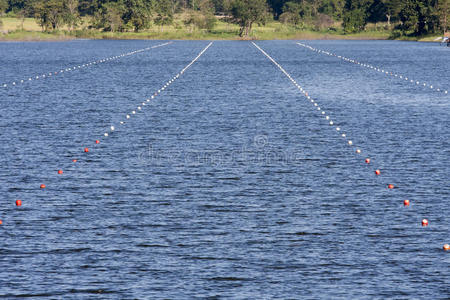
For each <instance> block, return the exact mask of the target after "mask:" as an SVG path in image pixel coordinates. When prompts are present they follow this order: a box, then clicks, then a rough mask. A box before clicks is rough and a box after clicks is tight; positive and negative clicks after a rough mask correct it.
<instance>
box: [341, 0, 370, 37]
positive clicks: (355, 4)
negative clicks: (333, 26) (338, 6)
mask: <svg viewBox="0 0 450 300" xmlns="http://www.w3.org/2000/svg"><path fill="white" fill-rule="evenodd" d="M369 7H370V1H369V0H347V2H346V3H345V6H344V15H343V20H342V21H343V22H342V27H343V28H344V32H345V33H354V32H360V31H362V30H364V28H365V27H366V24H367V17H368V14H367V11H368V9H369Z"/></svg>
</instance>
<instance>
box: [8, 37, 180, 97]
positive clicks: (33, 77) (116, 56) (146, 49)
mask: <svg viewBox="0 0 450 300" xmlns="http://www.w3.org/2000/svg"><path fill="white" fill-rule="evenodd" d="M172 43H173V42H167V43H163V44H159V45H155V46H152V47H147V48H143V49H139V50H135V51H130V52H127V53H123V54H119V55H115V56H110V57H107V58H102V59H99V60H96V61H92V62H89V63H85V64H82V65H77V66H74V67H70V68H65V69H61V70H59V71H55V72H49V73H44V74H42V75H36V76H32V77H28V78H27V79H21V80H18V81H13V82H11V83H3V84H1V85H0V87H2V88H3V89H5V88H8V87H14V86H18V85H19V84H24V83H26V82H30V81H33V80H34V81H35V80H38V79H45V78H49V77H52V76H53V77H54V76H55V75H58V74H62V73H64V72H65V73H67V72H70V71H75V70H78V69H81V68H87V67H90V66H92V65H98V64H101V63H105V62H108V61H112V60H116V59H119V58H122V57H126V56H131V55H134V54H138V53H141V52H144V51H149V50H151V49H155V48H158V47H163V46H167V45H170V44H172Z"/></svg>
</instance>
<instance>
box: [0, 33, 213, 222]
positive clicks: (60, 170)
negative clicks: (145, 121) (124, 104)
mask: <svg viewBox="0 0 450 300" xmlns="http://www.w3.org/2000/svg"><path fill="white" fill-rule="evenodd" d="M212 44H213V42H210V43H209V44H208V45H207V46H206V47H205V48H203V50H202V51H201V52H200V53H199V54H198V55H197V56H196V57H195V58H194V59H193V60H192V61H191V62H190V63H189V64H188V65H187V66H185V67H184V68H183V69H182V70H181V71H180V72H178V73H177V74H176V75H175V76H174V77H172V78H171V79H170V80H169V81H167V82H166V83H165V84H164V85H163V86H162V87H161V88H160V89H158V91H157V92H155V93H154V94H153V95H152V96H151V97H150V98H148V99H146V101H144V102H142V104H141V105H142V106H138V107H137V110H138V111H140V110H142V109H143V106H145V105H146V102H150V100H151V99H154V98H155V97H156V96H158V95H159V94H160V93H161V92H162V91H164V90H165V89H166V88H167V87H169V86H170V85H171V84H172V83H173V82H175V80H177V79H178V78H179V77H180V76H181V75H183V74H184V72H186V71H187V69H189V68H190V67H191V66H192V65H193V64H194V63H195V62H196V61H197V60H198V59H199V58H200V57H201V56H202V55H203V54H204V53H205V52H206V50H208V48H209V47H210V46H211V45H212ZM135 114H136V111H135V110H133V111H132V112H131V115H135ZM130 118H131V116H130V115H126V119H130ZM120 124H121V125H126V122H125V121H120ZM114 131H115V126H114V125H111V126H110V128H109V130H108V131H106V132H105V133H104V134H103V135H104V138H106V137H108V136H109V134H111V133H112V132H114ZM94 144H100V138H99V139H97V140H95V142H94ZM90 151H91V150H90V149H89V148H88V147H84V148H83V152H84V153H85V154H87V153H89V152H90ZM77 162H78V158H73V159H72V164H73V163H77ZM57 174H58V175H63V174H64V171H63V170H62V169H58V170H57ZM46 188H47V186H46V185H45V184H41V185H40V189H41V190H45V189H46ZM15 204H16V206H17V207H20V206H22V204H23V202H22V200H19V199H17V200H16V202H15ZM2 224H3V221H2V220H1V219H0V225H2Z"/></svg>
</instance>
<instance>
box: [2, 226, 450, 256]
mask: <svg viewBox="0 0 450 300" xmlns="http://www.w3.org/2000/svg"><path fill="white" fill-rule="evenodd" d="M0 221H1V220H0ZM0 224H2V223H0ZM442 248H443V249H444V250H445V251H448V250H450V245H449V244H445V245H444V247H442Z"/></svg>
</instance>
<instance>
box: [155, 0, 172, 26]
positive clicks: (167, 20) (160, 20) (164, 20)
mask: <svg viewBox="0 0 450 300" xmlns="http://www.w3.org/2000/svg"><path fill="white" fill-rule="evenodd" d="M172 8H173V6H172V3H171V1H170V0H160V1H158V2H157V3H156V7H155V10H156V18H155V24H157V25H159V26H161V31H163V26H164V25H170V24H172V23H173V9H172Z"/></svg>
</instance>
